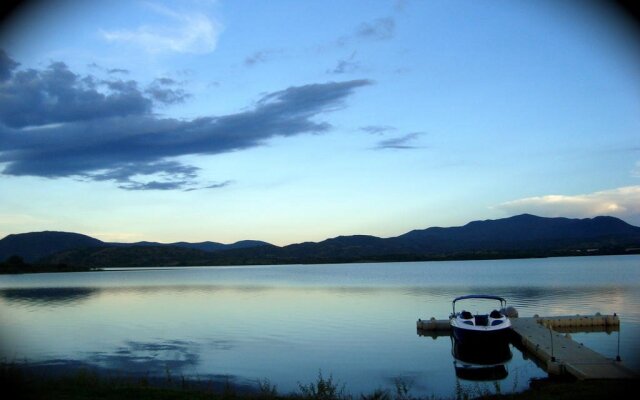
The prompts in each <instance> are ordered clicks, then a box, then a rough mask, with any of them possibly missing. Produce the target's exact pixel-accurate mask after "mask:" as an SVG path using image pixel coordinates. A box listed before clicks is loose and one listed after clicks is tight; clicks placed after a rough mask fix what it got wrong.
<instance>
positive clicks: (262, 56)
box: [244, 50, 282, 67]
mask: <svg viewBox="0 0 640 400" xmlns="http://www.w3.org/2000/svg"><path fill="white" fill-rule="evenodd" d="M277 53H282V51H280V50H260V51H256V52H255V53H253V54H251V55H250V56H248V57H247V58H245V59H244V65H246V66H247V67H253V66H254V65H256V64H262V63H265V62H267V61H269V60H271V59H272V58H273V56H274V55H275V54H277Z"/></svg>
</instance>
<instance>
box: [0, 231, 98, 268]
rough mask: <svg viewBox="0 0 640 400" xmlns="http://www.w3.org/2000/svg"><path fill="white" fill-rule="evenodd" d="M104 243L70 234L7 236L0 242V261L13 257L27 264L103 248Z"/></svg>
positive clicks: (44, 233)
mask: <svg viewBox="0 0 640 400" xmlns="http://www.w3.org/2000/svg"><path fill="white" fill-rule="evenodd" d="M104 245H105V243H104V242H102V241H100V240H98V239H95V238H92V237H90V236H86V235H81V234H79V233H70V232H53V231H45V232H31V233H20V234H15V235H8V236H6V237H5V238H4V239H2V240H0V260H5V259H7V258H9V257H11V256H13V255H17V256H20V257H22V259H24V260H25V261H27V262H33V261H36V260H38V259H40V258H42V257H46V256H48V255H51V254H55V253H57V252H59V251H63V250H69V249H82V248H88V247H98V246H104Z"/></svg>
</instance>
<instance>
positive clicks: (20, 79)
mask: <svg viewBox="0 0 640 400" xmlns="http://www.w3.org/2000/svg"><path fill="white" fill-rule="evenodd" d="M168 84H172V83H171V82H169V81H165V82H161V81H158V82H156V87H158V88H163V87H166V86H167V85H168ZM369 84H371V82H370V81H368V80H352V81H345V82H328V83H322V84H309V85H303V86H296V87H289V88H287V89H285V90H281V91H277V92H273V93H269V94H266V95H264V96H263V97H262V98H261V99H259V100H258V101H257V102H256V103H255V104H254V106H253V107H252V108H251V109H248V110H245V111H242V112H238V113H235V114H229V115H223V116H208V117H203V118H198V119H194V120H191V121H185V120H178V119H170V118H160V117H158V116H157V115H155V114H153V113H152V112H151V107H152V104H153V101H152V99H153V100H156V101H159V100H158V99H157V98H155V97H154V96H158V93H150V92H148V91H145V92H142V91H140V90H139V89H138V84H137V83H136V82H135V81H122V80H112V81H98V80H96V79H93V78H91V79H83V78H80V77H78V76H77V75H76V74H74V73H72V72H71V71H69V69H68V68H67V67H66V65H64V64H63V63H53V64H51V65H50V66H49V67H48V68H47V69H45V70H43V71H38V70H33V69H29V70H26V71H18V72H15V73H14V74H13V75H12V77H11V78H10V79H9V80H7V81H5V82H2V83H0V163H3V164H4V170H3V171H2V173H3V174H5V175H14V176H24V175H30V176H40V177H47V178H59V177H75V178H80V179H89V180H95V181H105V180H109V181H114V182H116V183H117V184H119V187H121V188H123V189H128V190H149V189H155V190H161V189H162V190H169V189H180V190H188V189H193V188H202V187H210V188H215V184H206V183H205V184H202V183H199V182H197V178H198V177H197V172H198V169H197V168H196V167H194V166H190V165H185V164H183V163H181V162H178V161H176V160H175V158H177V157H180V156H185V155H214V154H220V153H225V152H230V151H238V150H243V149H248V148H252V147H255V146H260V145H262V144H264V143H265V142H266V141H267V140H268V139H270V138H273V137H277V136H285V137H286V136H293V135H299V134H303V133H321V132H325V131H327V130H328V129H330V127H331V125H330V124H329V123H327V122H322V121H318V117H319V116H320V115H322V114H323V113H326V112H330V111H334V110H336V109H339V108H340V107H343V101H344V100H345V98H346V97H347V96H349V95H350V94H352V93H353V92H354V91H355V90H356V89H358V88H360V87H363V86H366V85H369ZM96 86H99V87H100V88H101V89H102V91H98V89H97V88H96ZM227 184H228V182H226V183H224V185H227ZM220 187H221V186H220Z"/></svg>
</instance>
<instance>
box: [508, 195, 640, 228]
mask: <svg viewBox="0 0 640 400" xmlns="http://www.w3.org/2000/svg"><path fill="white" fill-rule="evenodd" d="M496 208H498V209H501V210H504V211H507V212H509V213H510V214H521V213H530V214H535V215H541V216H547V217H577V218H585V217H594V216H598V215H610V216H616V217H619V218H622V219H625V220H626V221H628V222H632V221H633V222H632V223H637V222H639V221H640V186H625V187H621V188H616V189H611V190H604V191H600V192H594V193H588V194H579V195H573V196H567V195H546V196H536V197H527V198H524V199H518V200H513V201H508V202H506V203H502V204H500V205H498V206H497V207H496Z"/></svg>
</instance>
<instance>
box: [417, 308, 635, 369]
mask: <svg viewBox="0 0 640 400" xmlns="http://www.w3.org/2000/svg"><path fill="white" fill-rule="evenodd" d="M511 325H512V331H513V332H514V336H515V340H516V342H518V343H520V344H521V345H522V347H524V348H525V349H526V350H527V351H528V352H529V353H531V354H532V355H533V356H534V357H536V359H537V360H538V361H539V362H541V364H542V366H543V367H546V370H547V372H548V373H550V374H554V375H560V374H570V375H572V376H574V377H575V378H577V379H581V380H582V379H638V378H639V376H638V374H637V373H636V372H635V371H632V370H631V369H629V368H627V367H625V366H624V365H623V364H622V362H621V361H616V360H613V359H609V358H606V357H605V356H603V355H601V354H599V353H597V352H595V351H593V350H591V349H589V348H587V347H585V346H584V345H582V344H581V343H578V342H576V341H574V340H573V339H572V338H571V335H569V334H566V333H560V332H557V331H556V329H557V330H566V329H570V330H573V331H574V332H575V331H579V330H580V329H581V328H584V329H585V330H589V331H593V330H594V329H598V328H600V330H603V331H605V330H609V331H615V330H618V329H619V326H620V319H619V318H618V316H617V315H615V314H613V315H600V314H595V315H574V316H561V317H539V316H537V315H535V316H533V317H522V318H511ZM417 328H418V330H419V331H423V332H428V334H430V335H431V336H440V335H446V334H447V332H448V331H450V330H451V326H450V324H449V320H437V319H435V318H431V319H428V320H422V319H419V320H418V321H417Z"/></svg>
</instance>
